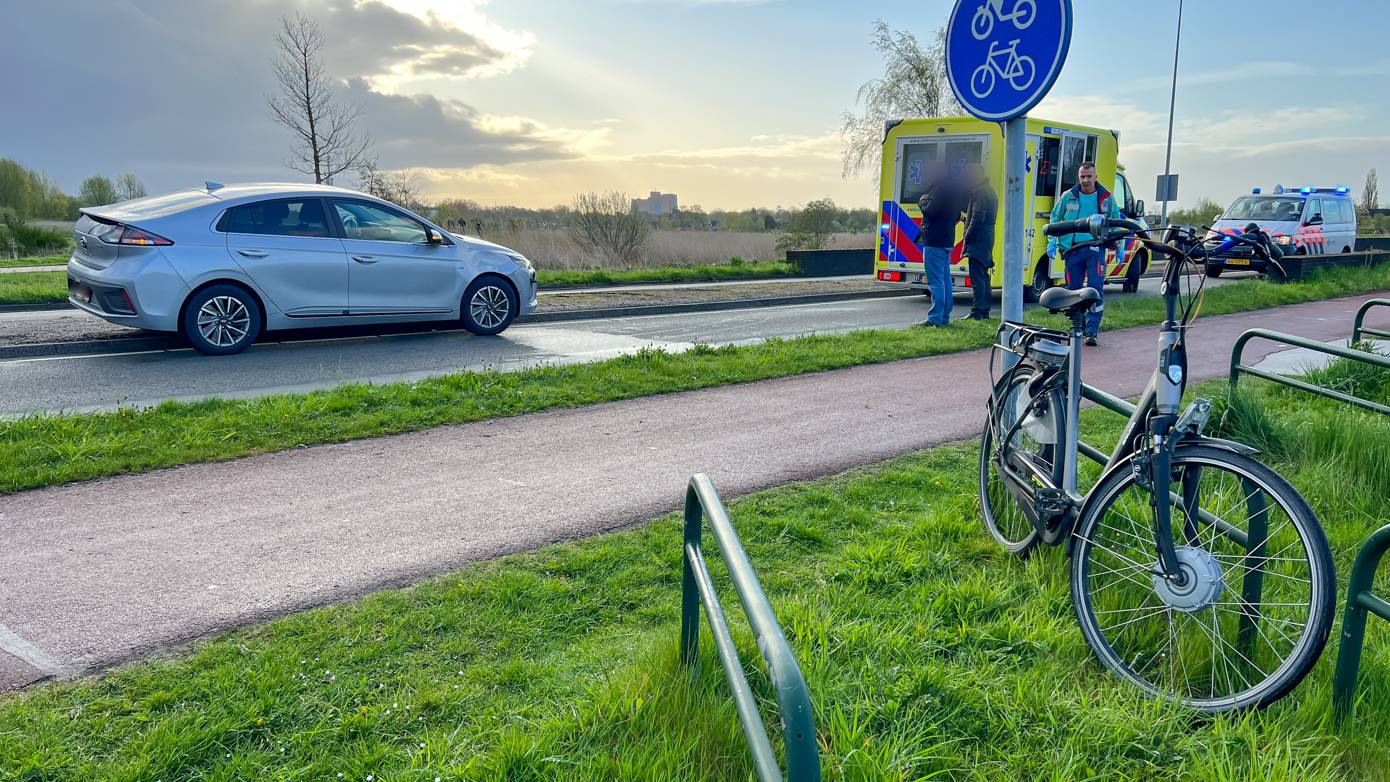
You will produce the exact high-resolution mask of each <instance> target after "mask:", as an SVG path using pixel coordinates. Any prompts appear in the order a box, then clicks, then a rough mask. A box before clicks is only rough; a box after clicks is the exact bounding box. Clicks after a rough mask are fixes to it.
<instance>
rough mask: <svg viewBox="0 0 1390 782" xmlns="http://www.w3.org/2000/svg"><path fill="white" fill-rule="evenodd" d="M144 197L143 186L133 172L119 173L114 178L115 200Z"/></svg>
mask: <svg viewBox="0 0 1390 782" xmlns="http://www.w3.org/2000/svg"><path fill="white" fill-rule="evenodd" d="M144 197H145V186H144V185H143V184H141V182H140V180H139V179H138V178H137V177H136V176H135V175H134V174H121V175H120V176H119V177H117V178H116V200H117V201H130V200H133V199H136V198H144Z"/></svg>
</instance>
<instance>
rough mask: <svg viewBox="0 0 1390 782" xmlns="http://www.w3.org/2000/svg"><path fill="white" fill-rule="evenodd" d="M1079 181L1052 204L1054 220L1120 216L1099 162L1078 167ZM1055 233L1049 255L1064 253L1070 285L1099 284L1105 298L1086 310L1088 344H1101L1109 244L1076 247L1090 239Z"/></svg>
mask: <svg viewBox="0 0 1390 782" xmlns="http://www.w3.org/2000/svg"><path fill="white" fill-rule="evenodd" d="M1076 173H1077V176H1076V179H1077V185H1076V187H1073V188H1072V189H1070V190H1068V191H1067V192H1065V193H1063V194H1062V197H1061V198H1059V199H1057V205H1056V206H1054V207H1053V208H1052V222H1054V223H1058V222H1061V221H1063V220H1084V219H1086V218H1088V217H1090V216H1091V215H1097V214H1099V215H1105V216H1106V217H1111V218H1118V217H1120V216H1121V215H1120V207H1119V205H1118V204H1116V203H1115V199H1114V197H1113V196H1111V195H1110V191H1109V190H1106V189H1105V188H1104V187H1101V186H1100V183H1099V182H1097V181H1096V164H1095V163H1092V162H1091V161H1089V160H1088V161H1086V162H1085V163H1082V164H1081V167H1080V168H1079V169H1078V170H1077V172H1076ZM1077 236H1081V235H1080V234H1076V235H1067V236H1052V237H1048V240H1047V252H1048V254H1049V255H1053V254H1055V253H1059V252H1060V253H1061V254H1062V261H1063V262H1064V264H1065V265H1066V269H1067V287H1068V288H1070V289H1072V290H1080V289H1081V288H1085V287H1091V288H1095V289H1096V292H1097V293H1099V294H1101V298H1100V299H1098V300H1096V302H1095V303H1094V304H1092V305H1091V309H1090V310H1089V311H1088V312H1087V313H1086V344H1087V345H1096V344H1099V342H1100V340H1099V339H1098V337H1099V334H1100V319H1101V316H1103V315H1104V314H1105V248H1104V247H1099V246H1096V245H1090V246H1088V247H1073V245H1075V244H1078V243H1081V242H1085V241H1088V239H1086V238H1085V237H1084V236H1083V237H1082V238H1080V239H1078V238H1077Z"/></svg>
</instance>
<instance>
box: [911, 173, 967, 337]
mask: <svg viewBox="0 0 1390 782" xmlns="http://www.w3.org/2000/svg"><path fill="white" fill-rule="evenodd" d="M932 173H933V175H934V176H933V177H932V181H931V184H930V185H929V189H928V190H927V192H926V194H925V195H923V196H922V198H921V199H920V200H919V201H918V202H917V206H918V208H919V209H921V211H922V230H921V233H920V234H919V236H918V244H920V245H921V246H922V264H923V268H924V271H925V272H926V276H927V288H928V289H929V290H930V291H931V310H930V311H928V312H927V319H926V320H924V321H922V322H921V323H920V324H918V325H921V326H937V327H944V326H947V325H949V324H950V322H951V304H952V286H951V248H952V247H954V246H955V244H956V223H959V222H960V210H961V202H960V188H959V183H957V182H954V181H952V180H951V177H950V176H949V175H948V174H947V172H946V170H945V167H944V166H941V165H937V166H934V167H933V170H932Z"/></svg>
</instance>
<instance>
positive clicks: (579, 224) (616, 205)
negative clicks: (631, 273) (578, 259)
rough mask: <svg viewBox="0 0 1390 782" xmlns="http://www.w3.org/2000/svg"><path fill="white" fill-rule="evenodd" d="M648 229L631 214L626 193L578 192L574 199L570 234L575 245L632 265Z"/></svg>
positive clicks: (635, 215)
mask: <svg viewBox="0 0 1390 782" xmlns="http://www.w3.org/2000/svg"><path fill="white" fill-rule="evenodd" d="M651 230H652V229H651V226H650V225H648V224H647V221H646V220H645V219H644V218H643V217H642V215H639V214H637V213H636V212H634V211H632V201H631V200H630V199H629V198H628V197H627V194H626V193H618V192H608V193H581V194H580V195H577V196H575V198H574V207H573V210H572V211H571V213H570V234H571V235H572V236H573V237H574V241H575V243H576V244H578V245H579V246H581V247H583V248H585V249H588V250H591V251H594V252H598V253H602V254H604V255H607V256H609V257H610V258H611V259H614V260H619V261H625V262H629V263H630V262H632V261H635V260H637V254H638V252H639V251H640V250H641V249H642V248H643V247H644V246H646V244H647V239H648V237H649V236H650V235H651Z"/></svg>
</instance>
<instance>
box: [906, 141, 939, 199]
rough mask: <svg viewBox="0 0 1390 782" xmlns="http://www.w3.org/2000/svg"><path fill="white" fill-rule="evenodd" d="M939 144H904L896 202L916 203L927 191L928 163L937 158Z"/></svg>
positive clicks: (933, 142)
mask: <svg viewBox="0 0 1390 782" xmlns="http://www.w3.org/2000/svg"><path fill="white" fill-rule="evenodd" d="M939 150H940V144H938V143H937V142H935V141H931V142H927V143H925V144H904V145H903V158H902V162H901V163H900V164H899V168H898V171H899V173H898V176H899V180H898V203H900V204H916V203H917V200H918V199H919V198H921V197H922V195H923V194H924V193H926V192H927V169H928V167H929V166H928V164H929V163H931V162H932V161H934V160H936V159H937V154H938V152H939Z"/></svg>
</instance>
